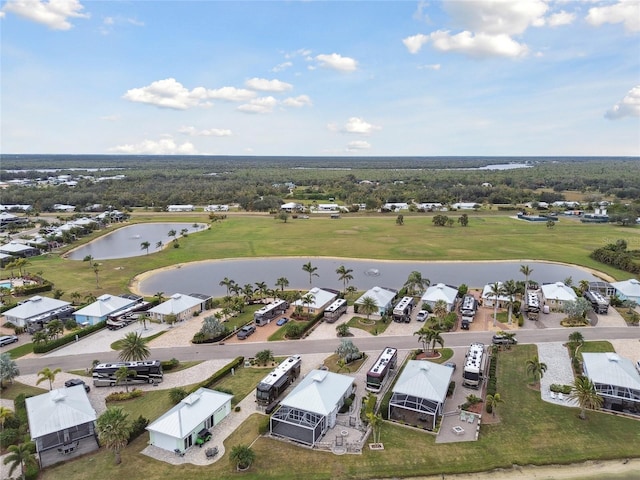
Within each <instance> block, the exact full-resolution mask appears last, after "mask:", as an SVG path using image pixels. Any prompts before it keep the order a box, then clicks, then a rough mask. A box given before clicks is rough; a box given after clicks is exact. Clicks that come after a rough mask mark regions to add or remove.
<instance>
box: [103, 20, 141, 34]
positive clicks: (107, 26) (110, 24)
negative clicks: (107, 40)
mask: <svg viewBox="0 0 640 480" xmlns="http://www.w3.org/2000/svg"><path fill="white" fill-rule="evenodd" d="M121 25H133V26H134V27H144V22H141V21H140V20H137V19H135V18H127V17H105V18H104V19H103V20H102V26H101V27H100V33H101V34H103V35H108V34H110V33H111V32H112V31H113V30H114V28H116V27H118V26H121Z"/></svg>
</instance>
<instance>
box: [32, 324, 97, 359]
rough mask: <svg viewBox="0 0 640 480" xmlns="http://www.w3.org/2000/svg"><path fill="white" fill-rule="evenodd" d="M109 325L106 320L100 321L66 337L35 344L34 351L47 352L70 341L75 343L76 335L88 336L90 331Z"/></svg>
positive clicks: (79, 336)
mask: <svg viewBox="0 0 640 480" xmlns="http://www.w3.org/2000/svg"><path fill="white" fill-rule="evenodd" d="M106 325H107V322H106V321H102V322H98V323H96V324H95V325H91V326H89V327H87V328H83V329H82V330H78V331H76V332H73V333H70V334H68V335H65V336H64V337H60V338H58V339H56V340H52V341H50V342H46V343H41V344H38V345H34V346H33V353H47V352H50V351H51V350H54V349H56V348H59V347H62V346H64V345H67V344H69V343H73V342H75V341H76V336H77V337H78V338H82V337H86V336H87V335H89V334H90V333H93V332H97V331H98V330H101V329H103V328H104V327H105V326H106Z"/></svg>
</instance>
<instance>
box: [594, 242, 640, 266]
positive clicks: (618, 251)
mask: <svg viewBox="0 0 640 480" xmlns="http://www.w3.org/2000/svg"><path fill="white" fill-rule="evenodd" d="M590 256H591V258H593V259H594V260H597V261H599V262H602V263H606V264H607V265H611V266H612V267H616V268H619V269H620V270H624V271H625V272H629V273H634V274H637V273H640V250H627V242H626V241H625V240H617V241H616V243H610V244H608V245H605V246H604V247H600V248H596V249H595V250H594V251H593V252H591V255H590Z"/></svg>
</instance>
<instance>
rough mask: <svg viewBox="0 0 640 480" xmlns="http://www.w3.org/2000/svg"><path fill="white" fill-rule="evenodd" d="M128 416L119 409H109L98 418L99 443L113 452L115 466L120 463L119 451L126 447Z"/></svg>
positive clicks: (128, 425) (129, 429) (129, 428)
mask: <svg viewBox="0 0 640 480" xmlns="http://www.w3.org/2000/svg"><path fill="white" fill-rule="evenodd" d="M128 417H129V414H128V413H126V412H125V411H124V410H122V409H121V408H120V407H109V408H107V410H106V411H105V412H104V413H103V414H102V415H100V417H98V421H97V424H96V426H97V430H98V438H99V439H100V443H101V444H102V445H104V446H105V447H106V448H107V449H109V450H113V453H114V454H115V464H116V465H119V464H120V463H121V462H122V458H121V457H120V450H122V449H123V448H124V447H126V446H127V443H128V441H129V432H130V431H131V423H130V422H129V418H128Z"/></svg>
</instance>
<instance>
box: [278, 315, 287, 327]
mask: <svg viewBox="0 0 640 480" xmlns="http://www.w3.org/2000/svg"><path fill="white" fill-rule="evenodd" d="M288 321H289V319H288V318H287V317H282V318H281V319H279V320H278V321H277V322H276V325H278V326H279V327H281V326H282V325H284V324H285V323H287V322H288Z"/></svg>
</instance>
